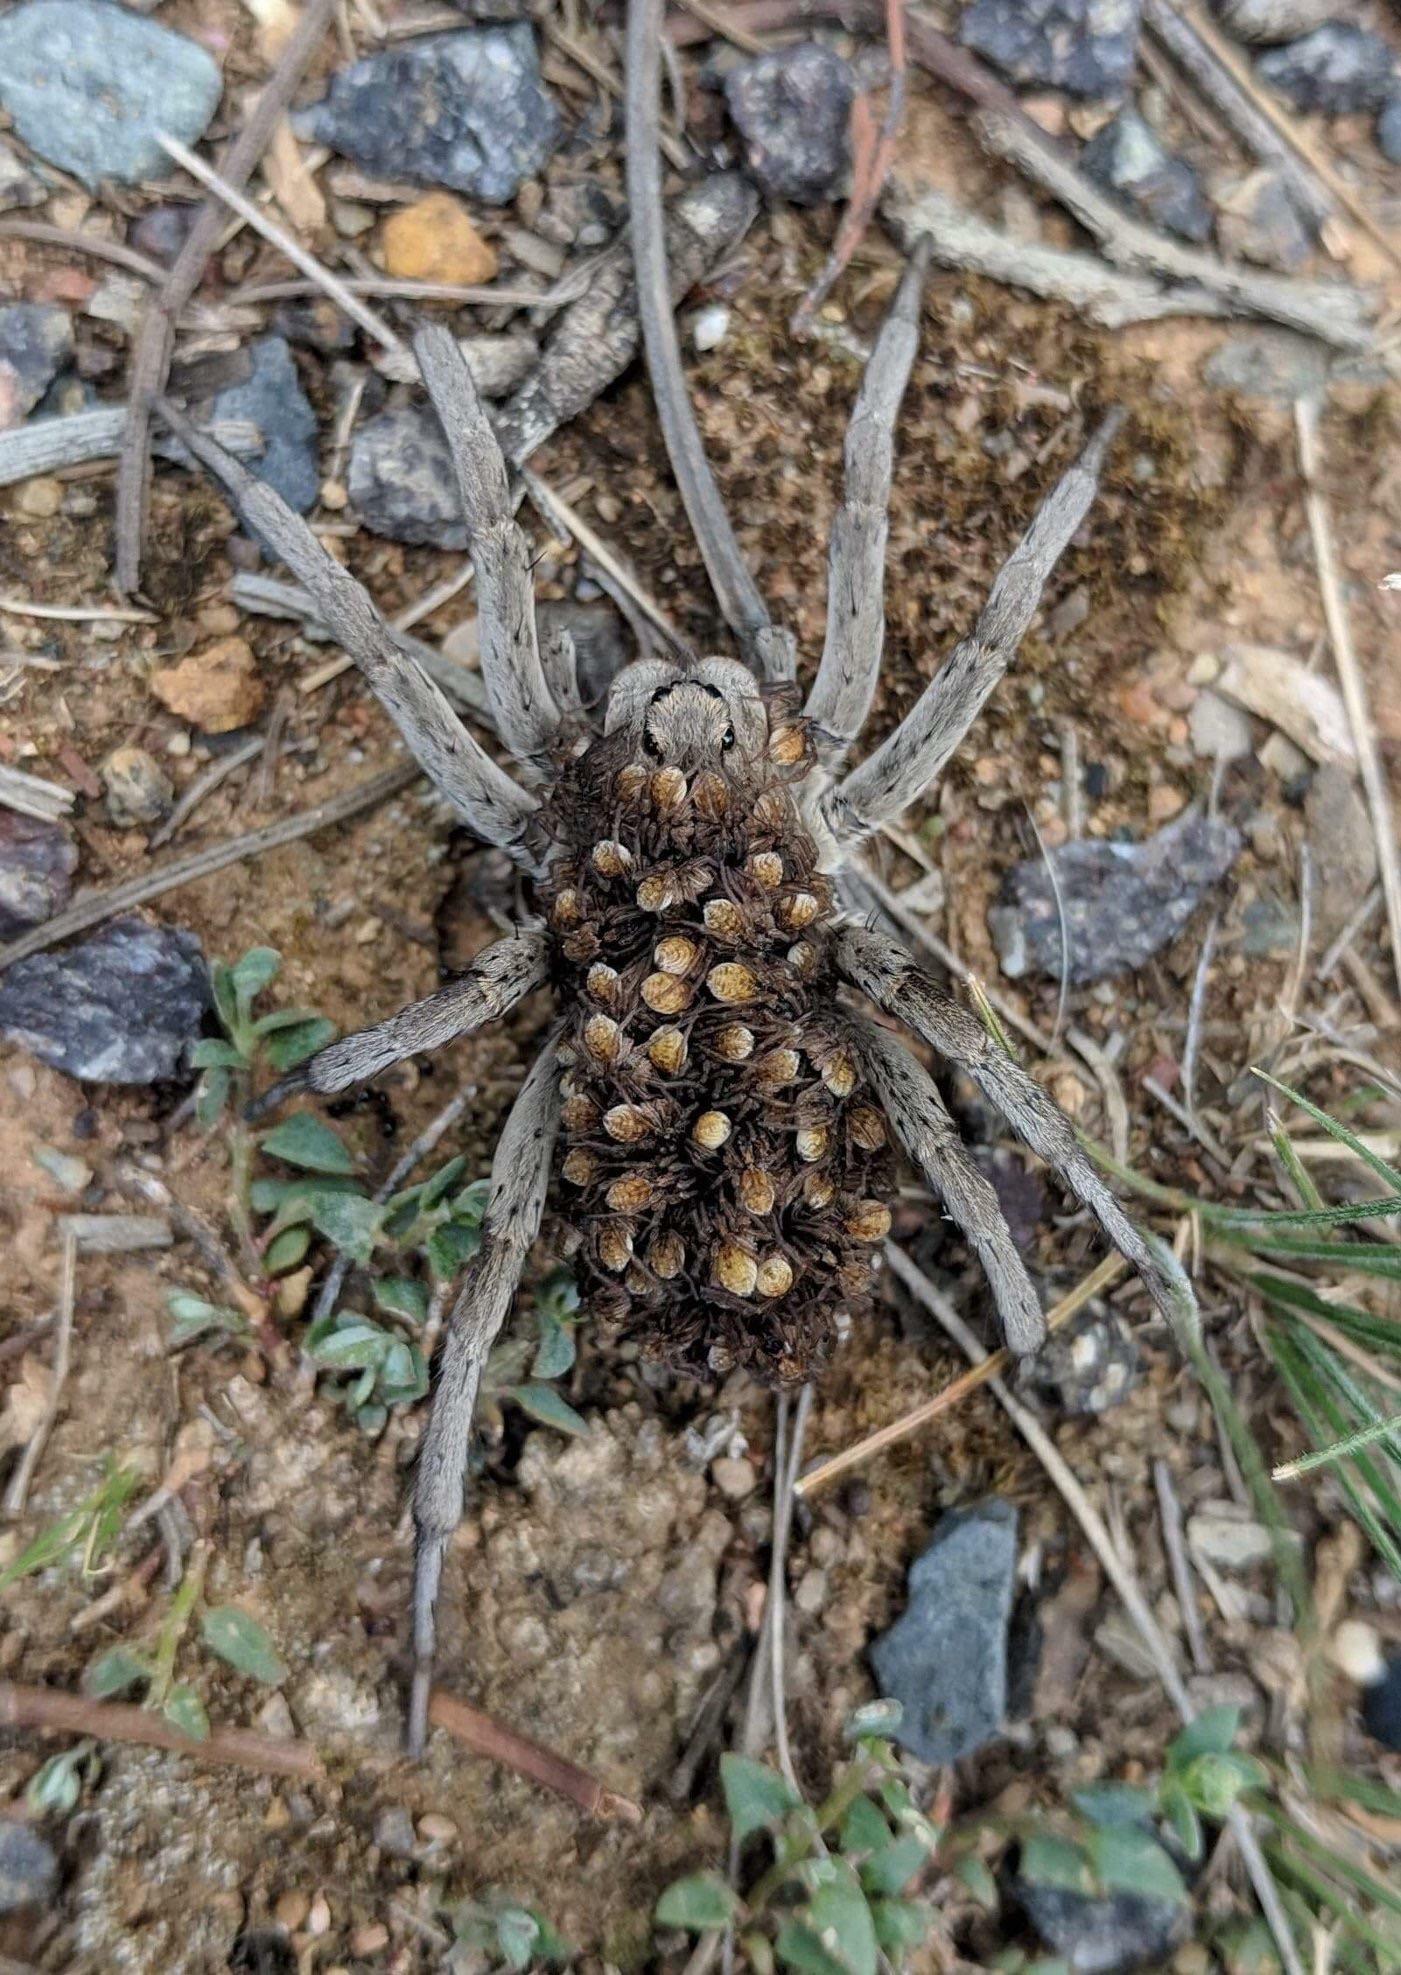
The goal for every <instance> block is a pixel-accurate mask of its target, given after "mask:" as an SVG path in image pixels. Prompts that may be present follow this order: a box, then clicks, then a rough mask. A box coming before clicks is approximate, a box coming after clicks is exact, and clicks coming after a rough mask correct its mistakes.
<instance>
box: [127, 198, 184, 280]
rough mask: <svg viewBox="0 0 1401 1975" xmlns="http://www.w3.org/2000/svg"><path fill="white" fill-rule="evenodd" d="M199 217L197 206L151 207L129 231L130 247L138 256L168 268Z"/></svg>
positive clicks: (171, 204)
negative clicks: (140, 254) (134, 249)
mask: <svg viewBox="0 0 1401 1975" xmlns="http://www.w3.org/2000/svg"><path fill="white" fill-rule="evenodd" d="M198 217H199V207H198V206H196V205H193V204H187V203H184V202H181V201H176V200H172V201H171V203H170V204H169V205H165V206H151V207H149V208H148V209H147V210H146V211H145V212H144V213H142V215H141V217H140V218H139V219H138V220H137V222H136V224H135V225H134V226H133V227H132V229H131V244H132V246H133V247H135V248H136V250H137V252H138V253H142V254H145V255H146V256H147V257H148V258H149V259H151V260H153V261H160V262H162V263H163V265H165V266H167V267H168V266H169V265H170V263H171V262H172V261H173V260H174V259H175V257H176V255H177V254H178V253H179V252H180V249H181V248H182V247H183V246H184V244H185V242H186V241H187V240H188V239H189V237H190V230H191V228H192V227H193V226H194V223H195V221H196V219H197V218H198Z"/></svg>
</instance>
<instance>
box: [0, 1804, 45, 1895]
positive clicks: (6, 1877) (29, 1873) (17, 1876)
mask: <svg viewBox="0 0 1401 1975" xmlns="http://www.w3.org/2000/svg"><path fill="white" fill-rule="evenodd" d="M57 1885H58V1858H57V1856H56V1855H55V1852H54V1848H53V1846H52V1845H51V1844H50V1843H49V1842H48V1840H47V1838H44V1837H42V1836H41V1835H40V1834H39V1832H37V1831H36V1830H35V1829H34V1827H33V1825H32V1824H11V1823H8V1822H7V1823H4V1824H0V1913H13V1912H14V1911H15V1909H16V1907H22V1906H36V1905H37V1904H38V1903H39V1902H40V1901H41V1900H49V1899H52V1898H53V1895H54V1889H55V1888H56V1886H57Z"/></svg>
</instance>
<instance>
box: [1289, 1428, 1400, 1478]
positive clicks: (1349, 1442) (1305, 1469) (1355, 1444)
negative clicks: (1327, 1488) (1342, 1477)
mask: <svg viewBox="0 0 1401 1975" xmlns="http://www.w3.org/2000/svg"><path fill="white" fill-rule="evenodd" d="M1398 1434H1401V1413H1393V1414H1392V1415H1391V1416H1390V1418H1389V1419H1384V1420H1374V1421H1373V1422H1372V1423H1371V1425H1370V1426H1360V1427H1359V1428H1358V1429H1357V1431H1356V1433H1349V1434H1347V1435H1346V1436H1345V1437H1344V1438H1343V1439H1341V1440H1335V1441H1334V1442H1333V1444H1332V1446H1331V1447H1320V1448H1319V1449H1318V1450H1317V1451H1316V1452H1315V1453H1312V1454H1301V1455H1300V1456H1299V1458H1298V1460H1297V1461H1286V1462H1285V1463H1284V1465H1283V1466H1282V1467H1277V1468H1276V1469H1275V1471H1274V1478H1275V1480H1276V1481H1295V1480H1297V1479H1298V1477H1299V1476H1300V1475H1301V1474H1312V1473H1313V1472H1314V1470H1315V1469H1316V1468H1326V1467H1331V1466H1332V1465H1333V1463H1334V1462H1335V1461H1345V1460H1346V1459H1347V1457H1348V1455H1349V1454H1356V1453H1359V1452H1360V1451H1361V1450H1362V1449H1363V1448H1364V1447H1370V1446H1371V1445H1372V1444H1373V1442H1374V1441H1378V1440H1385V1439H1386V1438H1387V1437H1388V1435H1398ZM1387 1452H1388V1453H1392V1454H1401V1438H1398V1439H1397V1441H1396V1445H1395V1446H1394V1447H1391V1448H1388V1449H1387Z"/></svg>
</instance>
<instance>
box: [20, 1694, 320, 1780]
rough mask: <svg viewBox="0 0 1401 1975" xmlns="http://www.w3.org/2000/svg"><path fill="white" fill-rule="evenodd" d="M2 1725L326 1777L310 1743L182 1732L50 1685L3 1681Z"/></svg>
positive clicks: (246, 1733)
mask: <svg viewBox="0 0 1401 1975" xmlns="http://www.w3.org/2000/svg"><path fill="white" fill-rule="evenodd" d="M0 1725H3V1726H4V1727H6V1728H37V1729H39V1730H40V1731H41V1732H44V1733H47V1734H52V1735H91V1736H93V1737H95V1738H96V1740H98V1741H100V1742H134V1743H136V1744H137V1745H138V1746H139V1747H143V1748H148V1749H170V1750H172V1751H173V1752H174V1753H175V1754H176V1755H182V1756H190V1757H191V1758H192V1759H193V1760H194V1761H195V1762H198V1763H212V1764H215V1765H219V1764H224V1763H230V1764H232V1765H233V1766H234V1767H235V1768H237V1769H251V1770H255V1771H257V1772H258V1773H259V1774H260V1775H263V1776H295V1777H299V1778H300V1779H301V1780H302V1781H303V1782H307V1783H317V1782H324V1781H325V1778H326V1770H325V1766H324V1764H323V1763H322V1760H321V1757H320V1756H319V1754H318V1753H317V1751H316V1750H315V1749H314V1748H313V1747H312V1745H311V1743H310V1742H289V1741H285V1740H281V1739H278V1738H275V1737H274V1736H271V1735H257V1734H254V1733H253V1731H252V1730H251V1729H247V1728H214V1729H211V1730H210V1732H209V1734H208V1735H207V1736H206V1737H205V1738H204V1740H203V1741H202V1742H201V1741H196V1740H195V1739H194V1738H193V1737H192V1736H189V1735H182V1734H181V1733H180V1731H179V1729H178V1728H172V1727H171V1725H170V1723H169V1722H168V1721H166V1720H165V1718H164V1717H163V1716H162V1715H159V1714H156V1713H155V1712H154V1711H153V1710H152V1709H150V1708H142V1707H136V1706H133V1705H132V1704H131V1703H129V1702H123V1701H91V1700H89V1699H88V1697H87V1696H86V1694H63V1693H60V1692H58V1691H57V1690H56V1689H54V1688H52V1687H25V1686H20V1685H19V1684H18V1683H17V1682H15V1681H13V1680H0Z"/></svg>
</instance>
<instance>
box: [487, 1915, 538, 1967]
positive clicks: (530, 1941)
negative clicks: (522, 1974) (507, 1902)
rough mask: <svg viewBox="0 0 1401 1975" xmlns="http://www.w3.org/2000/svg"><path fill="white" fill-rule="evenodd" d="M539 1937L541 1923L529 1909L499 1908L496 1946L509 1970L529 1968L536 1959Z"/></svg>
mask: <svg viewBox="0 0 1401 1975" xmlns="http://www.w3.org/2000/svg"><path fill="white" fill-rule="evenodd" d="M539 1936H540V1923H539V1921H537V1920H536V1918H535V1915H534V1914H533V1913H531V1912H530V1910H529V1908H528V1907H523V1906H503V1907H498V1909H497V1912H496V1944H497V1946H498V1947H499V1948H500V1950H501V1953H502V1957H503V1958H504V1960H505V1962H506V1965H507V1966H508V1967H509V1968H515V1969H518V1970H524V1969H526V1968H529V1966H530V1964H531V1962H532V1961H533V1960H534V1958H535V1944H536V1941H537V1940H538V1939H539Z"/></svg>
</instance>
